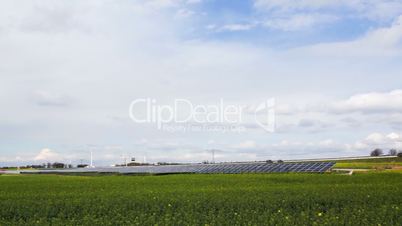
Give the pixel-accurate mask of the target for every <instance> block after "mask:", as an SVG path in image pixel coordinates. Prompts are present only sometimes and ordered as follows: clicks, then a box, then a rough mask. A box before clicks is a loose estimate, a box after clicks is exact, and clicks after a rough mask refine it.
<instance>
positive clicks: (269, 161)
mask: <svg viewBox="0 0 402 226" xmlns="http://www.w3.org/2000/svg"><path fill="white" fill-rule="evenodd" d="M266 162H267V163H274V161H272V160H267V161H266Z"/></svg>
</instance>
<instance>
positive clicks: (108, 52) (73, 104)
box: [0, 0, 402, 165]
mask: <svg viewBox="0 0 402 226" xmlns="http://www.w3.org/2000/svg"><path fill="white" fill-rule="evenodd" d="M401 62H402V0H383V1H378V0H330V1H329V0H328V1H326V0H323V1H319V0H125V1H109V0H85V1H82V0H69V1H67V0H64V1H60V0H37V1H35V0H34V1H33V0H20V1H15V0H2V1H1V2H0V104H1V108H0V165H12V164H25V163H42V162H47V161H65V162H70V161H71V162H72V163H78V162H80V159H83V161H87V160H88V159H89V153H90V152H91V151H92V152H93V153H94V158H95V164H97V165H108V164H112V163H118V162H121V161H122V158H121V156H122V155H125V156H135V157H137V158H138V159H140V160H142V159H143V157H144V156H146V159H147V161H150V162H156V161H180V162H200V161H203V160H210V159H211V154H210V151H209V150H211V149H216V150H217V151H216V160H217V161H240V160H265V159H302V158H316V157H329V156H331V157H338V156H355V155H366V154H368V153H369V151H370V150H371V149H373V148H376V147H380V148H383V149H389V148H399V149H402V63H401ZM137 98H154V99H156V100H157V101H158V103H166V104H168V103H171V102H172V101H173V100H175V99H177V98H186V99H189V100H191V101H192V102H193V103H196V104H215V103H218V102H219V100H220V99H224V100H225V101H226V102H228V103H232V104H239V105H247V106H253V105H255V104H257V103H259V102H261V101H262V100H266V99H269V98H275V100H276V131H275V132H274V133H268V132H266V131H264V130H263V129H261V128H258V127H255V126H252V125H249V126H247V129H246V131H243V132H241V133H238V132H226V133H223V132H218V131H215V132H214V131H192V132H167V131H161V130H158V129H157V128H156V127H155V125H154V124H152V123H150V124H138V123H134V122H133V121H132V120H131V119H130V117H129V114H128V109H129V106H130V103H131V101H133V100H135V99H137Z"/></svg>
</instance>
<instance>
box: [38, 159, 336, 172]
mask: <svg viewBox="0 0 402 226" xmlns="http://www.w3.org/2000/svg"><path fill="white" fill-rule="evenodd" d="M334 164H335V163H333V162H304V163H282V164H274V163H269V164H268V163H244V164H239V163H237V164H236V163H233V164H191V165H170V166H135V167H115V168H88V169H69V170H42V171H35V172H39V173H52V172H56V173H89V172H94V173H122V174H168V173H203V174H211V173H225V174H236V173H289V172H295V173H301V172H307V173H323V172H326V171H328V170H329V169H331V168H332V167H333V166H334Z"/></svg>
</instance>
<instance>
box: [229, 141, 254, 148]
mask: <svg viewBox="0 0 402 226" xmlns="http://www.w3.org/2000/svg"><path fill="white" fill-rule="evenodd" d="M233 147H234V148H237V149H253V148H256V147H257V144H256V142H255V141H253V140H246V141H243V142H241V143H239V144H237V145H235V146H233Z"/></svg>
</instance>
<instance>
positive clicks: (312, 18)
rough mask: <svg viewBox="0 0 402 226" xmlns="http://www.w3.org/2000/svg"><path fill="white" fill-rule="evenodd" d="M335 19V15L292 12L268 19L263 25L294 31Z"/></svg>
mask: <svg viewBox="0 0 402 226" xmlns="http://www.w3.org/2000/svg"><path fill="white" fill-rule="evenodd" d="M335 20H337V17H335V16H331V15H325V14H292V15H290V16H289V17H283V18H273V19H269V20H267V21H265V22H264V23H263V25H264V26H265V27H268V28H272V29H278V30H284V31H296V30H301V29H306V28H310V27H314V26H316V25H319V24H324V23H329V22H333V21H335Z"/></svg>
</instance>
